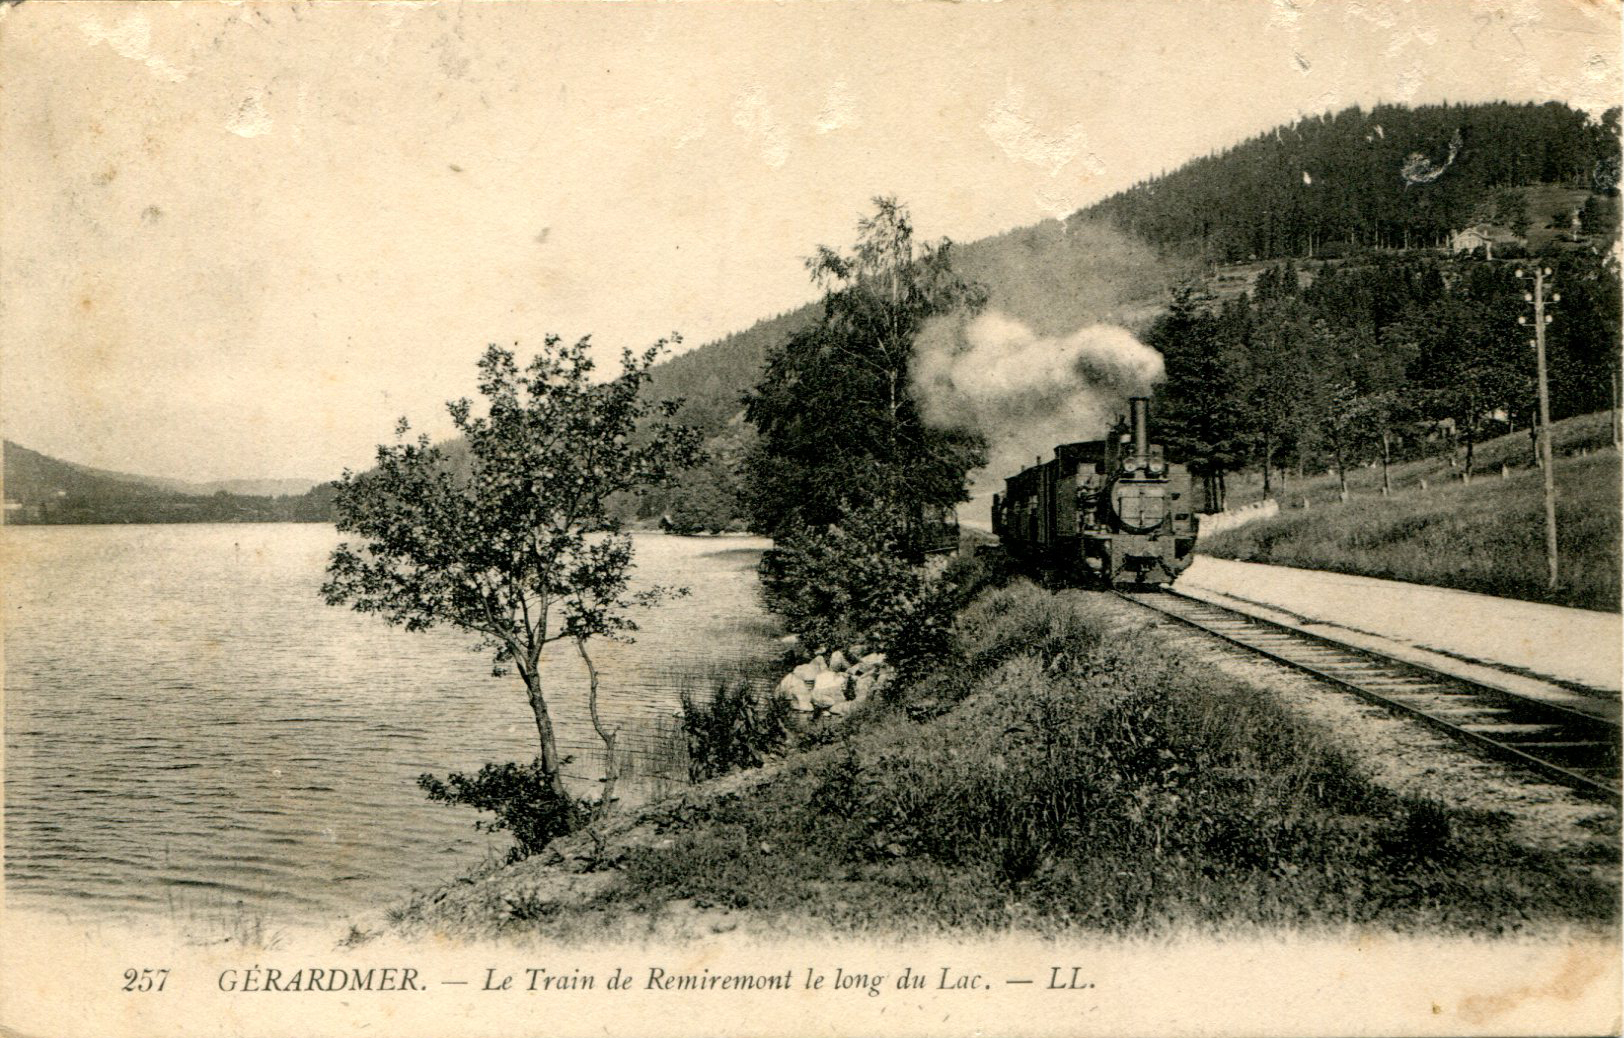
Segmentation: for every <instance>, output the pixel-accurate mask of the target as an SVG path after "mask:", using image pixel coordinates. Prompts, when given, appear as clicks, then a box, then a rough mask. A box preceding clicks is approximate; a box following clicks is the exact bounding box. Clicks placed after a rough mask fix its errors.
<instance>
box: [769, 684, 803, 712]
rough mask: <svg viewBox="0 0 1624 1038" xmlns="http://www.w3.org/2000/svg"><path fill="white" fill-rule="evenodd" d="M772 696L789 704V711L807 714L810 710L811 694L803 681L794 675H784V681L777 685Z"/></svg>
mask: <svg viewBox="0 0 1624 1038" xmlns="http://www.w3.org/2000/svg"><path fill="white" fill-rule="evenodd" d="M773 694H774V695H776V696H777V697H778V698H779V699H782V700H784V701H785V702H787V703H789V708H790V709H791V710H796V711H799V712H801V713H807V712H809V711H811V709H812V692H811V690H810V689H809V688H808V687H807V684H806V682H805V681H802V680H801V679H800V678H798V677H796V676H795V675H794V674H785V675H784V680H783V681H780V682H779V683H778V688H777V689H776V690H774V692H773Z"/></svg>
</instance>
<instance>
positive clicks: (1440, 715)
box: [1117, 589, 1620, 801]
mask: <svg viewBox="0 0 1624 1038" xmlns="http://www.w3.org/2000/svg"><path fill="white" fill-rule="evenodd" d="M1117 594H1118V596H1120V597H1122V598H1124V599H1127V600H1128V601H1130V602H1133V603H1135V604H1137V605H1140V606H1143V607H1145V608H1148V609H1152V610H1154V611H1156V612H1158V613H1161V614H1163V615H1164V616H1168V617H1171V618H1172V619H1174V620H1177V621H1179V622H1181V623H1184V624H1186V625H1188V626H1190V627H1194V628H1196V629H1197V630H1200V631H1204V632H1206V633H1207V634H1210V635H1213V636H1215V637H1218V638H1221V639H1223V640H1224V641H1226V642H1229V643H1230V644H1232V645H1237V646H1240V647H1242V648H1244V649H1248V650H1250V651H1252V652H1255V653H1258V654H1261V655H1263V656H1267V657H1268V658H1270V659H1272V660H1275V661H1277V662H1279V663H1283V664H1286V665H1287V666H1290V667H1293V668H1295V669H1297V670H1300V671H1304V672H1306V673H1308V674H1312V675H1313V676H1315V677H1317V678H1320V679H1322V680H1324V681H1328V682H1330V683H1331V684H1333V685H1336V686H1337V687H1339V688H1343V689H1346V690H1347V691H1350V692H1352V693H1354V694H1355V695H1358V696H1360V697H1362V698H1364V699H1366V700H1369V701H1370V702H1373V703H1377V704H1379V705H1381V706H1384V707H1386V708H1388V709H1390V710H1393V711H1395V712H1398V713H1402V714H1406V715H1409V716H1412V717H1415V718H1418V719H1420V720H1422V721H1424V722H1426V723H1427V724H1430V725H1432V726H1434V727H1436V728H1438V729H1440V730H1442V731H1444V732H1446V733H1448V734H1449V735H1451V736H1454V737H1455V738H1457V739H1460V740H1462V741H1464V742H1466V743H1469V744H1470V745H1472V746H1474V747H1476V748H1477V749H1479V750H1481V751H1483V752H1485V753H1487V754H1489V755H1491V756H1494V757H1496V758H1499V759H1501V760H1506V761H1510V762H1512V763H1514V764H1516V765H1519V766H1521V767H1523V768H1525V769H1527V770H1530V771H1533V772H1537V773H1538V774H1540V775H1541V776H1543V777H1545V778H1547V779H1551V780H1553V781H1556V782H1559V783H1562V784H1563V785H1566V786H1570V787H1572V788H1574V789H1576V790H1579V791H1580V792H1583V793H1586V794H1588V795H1591V796H1597V797H1603V798H1606V799H1609V800H1613V801H1617V800H1618V799H1619V795H1620V780H1619V725H1618V723H1617V722H1615V721H1609V720H1607V719H1605V718H1601V717H1595V716H1592V715H1590V714H1586V713H1583V712H1580V711H1577V710H1572V709H1569V708H1567V707H1563V706H1561V705H1559V704H1554V703H1548V702H1545V701H1542V700H1538V699H1530V698H1527V697H1524V696H1519V695H1516V694H1514V693H1511V692H1506V691H1504V690H1501V689H1497V688H1490V687H1489V686H1486V685H1480V684H1477V683H1476V682H1472V681H1468V680H1466V679H1463V678H1459V677H1456V676H1454V675H1451V674H1445V673H1443V672H1441V671H1435V670H1431V669H1429V668H1427V667H1423V666H1419V665H1416V664H1412V663H1406V662H1403V661H1400V660H1396V659H1392V658H1390V657H1387V656H1382V655H1380V654H1378V653H1374V652H1370V651H1367V650H1364V649H1355V648H1352V647H1350V646H1347V645H1344V644H1342V643H1340V642H1335V641H1332V640H1330V639H1328V638H1322V637H1319V636H1318V635H1314V634H1310V633H1308V632H1306V631H1301V630H1298V629H1296V628H1294V627H1288V626H1285V625H1284V624H1277V623H1272V622H1270V621H1268V620H1262V619H1259V618H1257V617H1253V616H1250V615H1248V614H1246V613H1241V612H1237V611H1235V610H1232V609H1226V608H1224V607H1223V606H1217V605H1213V604H1211V603H1209V602H1204V601H1202V600H1200V599H1197V598H1191V597H1190V596H1188V595H1184V594H1181V593H1180V592H1177V591H1172V590H1167V589H1161V590H1155V591H1149V590H1147V591H1118V592H1117Z"/></svg>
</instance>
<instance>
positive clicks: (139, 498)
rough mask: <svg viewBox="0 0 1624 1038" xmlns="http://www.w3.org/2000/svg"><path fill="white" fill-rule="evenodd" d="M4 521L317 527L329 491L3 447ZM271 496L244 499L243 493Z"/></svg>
mask: <svg viewBox="0 0 1624 1038" xmlns="http://www.w3.org/2000/svg"><path fill="white" fill-rule="evenodd" d="M4 449H5V521H6V522H7V523H8V524H17V523H172V522H289V521H292V522H319V521H325V520H328V519H330V518H331V511H332V489H331V484H321V485H317V484H314V483H312V482H311V481H308V480H223V481H218V482H212V483H189V482H186V481H183V480H171V479H161V478H156V477H151V476H136V475H131V474H130V473H127V472H112V471H109V470H107V469H97V468H91V467H90V466H88V465H76V464H74V463H73V462H68V461H62V460H60V459H58V458H52V457H50V456H48V455H45V454H41V453H39V452H38V451H33V450H29V449H28V448H27V447H23V446H21V445H20V444H16V443H12V442H11V441H10V440H6V441H5V444H4ZM267 490H268V491H272V492H273V493H251V492H249V491H267Z"/></svg>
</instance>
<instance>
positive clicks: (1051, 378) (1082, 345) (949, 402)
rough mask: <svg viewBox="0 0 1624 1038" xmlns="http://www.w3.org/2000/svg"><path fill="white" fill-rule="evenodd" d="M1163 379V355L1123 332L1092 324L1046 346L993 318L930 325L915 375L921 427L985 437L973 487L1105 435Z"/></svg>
mask: <svg viewBox="0 0 1624 1038" xmlns="http://www.w3.org/2000/svg"><path fill="white" fill-rule="evenodd" d="M1162 374H1163V367H1162V355H1161V354H1160V353H1157V352H1156V351H1155V350H1153V349H1151V348H1150V347H1149V346H1146V345H1145V344H1144V343H1142V342H1140V341H1139V340H1138V339H1136V338H1134V337H1133V335H1132V334H1131V333H1129V332H1128V331H1127V330H1126V329H1124V328H1120V327H1117V326H1116V325H1108V324H1091V325H1088V326H1086V327H1084V328H1081V329H1079V330H1077V331H1075V332H1073V333H1072V334H1070V335H1067V336H1064V337H1061V338H1047V337H1043V336H1039V335H1037V334H1036V333H1034V332H1033V331H1032V330H1031V329H1030V328H1028V327H1027V326H1026V325H1024V324H1022V323H1021V322H1019V321H1017V320H1015V319H1014V318H1012V317H1009V316H1006V315H1005V314H1002V313H998V312H997V311H988V312H987V313H984V314H982V315H981V316H979V317H977V318H975V319H973V320H971V321H967V322H966V321H963V320H952V319H945V318H944V319H940V320H937V321H935V322H933V323H931V324H930V325H928V326H927V327H926V328H925V329H924V330H923V333H922V334H921V335H920V337H919V340H918V342H917V344H916V348H915V354H914V365H913V371H912V376H913V386H914V394H915V399H916V400H918V401H919V403H920V407H921V411H922V414H923V416H924V418H925V420H926V421H927V422H929V423H931V424H932V425H936V426H939V427H952V428H962V429H971V430H974V431H976V432H979V433H981V434H982V435H983V436H985V437H986V438H987V443H988V462H987V467H986V468H985V469H983V470H982V472H981V473H980V474H979V475H978V477H977V479H976V483H977V485H978V489H985V487H982V486H981V484H983V483H985V484H986V485H987V486H988V487H990V486H992V485H994V484H997V483H998V482H999V481H1001V480H1002V479H1003V478H1004V477H1005V476H1008V475H1011V474H1012V473H1014V472H1016V471H1018V470H1019V469H1020V468H1022V467H1023V466H1026V465H1030V464H1032V462H1033V459H1035V458H1037V457H1038V456H1040V455H1041V456H1044V457H1048V456H1049V455H1050V454H1051V453H1052V452H1053V450H1054V447H1055V444H1057V443H1070V442H1072V441H1073V440H1087V439H1097V438H1098V437H1100V436H1103V435H1104V434H1105V433H1106V431H1107V430H1109V428H1110V425H1111V422H1112V421H1113V420H1114V419H1115V417H1116V416H1117V415H1119V414H1122V413H1123V412H1125V411H1126V410H1127V400H1128V398H1129V397H1131V396H1146V395H1148V394H1149V393H1150V388H1151V387H1152V386H1153V385H1155V384H1156V383H1157V382H1159V381H1161V378H1162Z"/></svg>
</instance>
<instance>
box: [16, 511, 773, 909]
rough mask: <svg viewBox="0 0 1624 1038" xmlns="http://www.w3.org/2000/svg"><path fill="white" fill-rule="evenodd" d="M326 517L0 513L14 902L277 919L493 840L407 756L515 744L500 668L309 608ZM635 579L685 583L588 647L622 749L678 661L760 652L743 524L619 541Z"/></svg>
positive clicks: (656, 710)
mask: <svg viewBox="0 0 1624 1038" xmlns="http://www.w3.org/2000/svg"><path fill="white" fill-rule="evenodd" d="M339 539H340V538H339V536H338V534H337V533H335V531H334V530H333V528H332V527H330V526H319V525H292V524H283V525H277V524H264V525H218V526H202V525H174V526H65V527H6V528H3V529H0V545H3V548H4V560H5V566H4V571H3V575H4V587H5V610H6V615H5V624H4V627H5V741H6V761H5V778H6V786H5V811H6V814H5V840H6V847H5V851H6V859H5V878H6V895H7V899H8V901H10V902H11V903H12V904H13V905H18V906H23V905H30V906H49V907H53V908H69V909H70V910H80V909H84V908H88V907H92V906H100V907H104V908H107V909H113V910H119V911H124V910H154V911H159V912H169V913H171V914H172V915H173V914H175V913H178V912H187V911H197V910H207V909H209V908H211V907H214V908H218V907H220V906H238V903H239V902H240V903H241V907H245V908H247V909H250V910H254V911H257V912H261V913H265V914H268V915H274V916H276V917H277V918H286V919H296V918H301V917H304V918H310V917H315V916H332V915H342V914H345V913H350V912H355V911H362V910H365V909H368V908H372V907H377V906H379V905H385V904H388V903H391V902H393V901H395V900H397V899H399V898H401V897H403V896H404V895H405V894H406V893H408V892H409V890H410V889H411V888H412V887H414V886H417V887H428V886H432V885H434V884H436V883H438V882H439V881H442V880H444V879H448V878H450V877H452V876H454V875H456V874H458V873H459V872H461V871H464V870H466V869H467V868H469V867H471V866H472V865H474V864H476V863H478V862H479V861H480V860H482V859H484V858H485V857H486V856H488V855H492V854H497V855H499V854H501V853H503V852H504V851H505V850H506V848H507V846H508V845H509V842H510V841H509V838H508V837H507V836H506V834H497V835H494V836H492V835H489V834H485V833H479V832H475V831H474V829H473V827H472V823H473V821H474V820H475V819H476V818H479V817H489V816H482V815H478V814H476V813H475V812H474V811H472V810H471V809H469V808H466V807H448V806H445V805H439V804H431V803H429V802H428V801H427V800H425V799H424V798H423V795H422V792H421V791H420V790H419V789H418V788H417V786H416V781H415V780H416V777H417V776H418V775H419V774H420V773H422V772H425V771H432V772H434V773H436V774H442V775H443V774H444V773H446V772H447V771H470V770H477V768H478V767H479V766H480V765H481V764H483V763H485V762H487V761H507V760H529V759H530V758H532V757H533V756H534V755H535V753H536V737H535V725H534V720H533V718H532V716H531V713H530V708H529V705H528V704H527V702H526V701H525V697H524V692H523V686H522V684H521V683H520V682H519V680H518V678H516V677H511V676H510V677H506V678H493V677H491V675H490V658H489V654H488V653H478V654H476V653H474V652H471V651H469V648H468V646H469V644H470V639H469V638H468V637H467V636H466V635H462V634H460V633H458V632H457V631H455V630H453V629H444V630H439V629H437V630H431V631H427V632H420V633H416V634H407V633H405V632H404V631H401V630H399V629H396V628H391V627H389V626H388V625H386V624H385V623H384V622H383V621H381V620H379V619H377V618H376V617H371V616H362V615H359V614H356V613H353V612H351V611H349V610H346V609H339V608H333V607H329V606H326V605H324V604H323V603H322V601H321V598H320V596H319V594H318V591H317V589H318V588H319V586H320V584H321V581H322V578H323V569H324V566H325V563H326V559H327V554H328V552H329V551H331V549H332V548H333V546H334V545H335V544H336V543H338V541H339ZM635 540H636V551H637V554H636V559H637V566H638V568H637V576H636V583H637V584H644V583H659V584H680V585H686V586H687V587H689V588H690V589H691V591H692V595H691V597H689V598H686V599H682V600H680V601H677V602H675V603H672V604H668V605H665V606H661V607H659V608H658V609H655V610H653V611H644V612H643V613H642V615H641V616H640V617H639V620H640V622H641V623H642V626H643V630H642V632H640V634H639V635H638V638H637V641H636V642H635V643H633V644H630V645H607V644H600V645H599V647H598V652H597V653H596V658H597V661H598V663H599V667H600V670H601V672H602V679H601V688H602V692H603V696H604V703H605V712H606V713H607V714H608V716H609V718H610V720H611V721H617V722H619V723H621V724H623V725H624V726H625V729H626V732H627V734H626V735H625V736H623V739H624V740H625V741H626V742H628V743H630V744H632V748H634V749H637V748H639V746H640V745H643V744H644V743H643V740H644V739H645V738H646V737H647V736H648V735H649V734H650V733H651V732H652V731H653V730H654V728H655V726H656V722H657V721H664V722H665V723H666V724H667V725H669V719H670V717H671V715H672V712H673V711H674V710H675V709H676V707H677V703H678V694H679V688H678V686H679V683H680V680H681V678H680V675H681V674H683V673H684V672H686V673H690V674H691V673H695V672H702V671H703V670H705V669H706V668H710V667H715V666H717V665H725V664H726V663H727V662H729V661H737V660H742V659H748V658H759V657H762V656H765V655H768V654H769V653H770V652H771V651H772V650H773V649H775V648H776V646H775V645H774V644H773V643H772V640H771V636H772V635H773V634H774V633H776V632H775V630H774V628H773V627H772V625H771V622H770V620H769V618H768V617H766V616H765V615H764V614H763V613H762V611H761V609H760V607H759V605H758V603H757V599H756V594H755V574H754V567H755V564H756V561H757V559H758V557H759V554H760V551H761V549H762V548H763V547H765V545H766V542H764V541H760V540H756V539H752V538H731V537H730V538H714V539H712V538H692V539H689V538H675V537H664V536H660V535H657V534H650V535H638V536H636V538H635ZM545 666H546V668H547V677H548V680H549V687H551V688H553V689H554V690H555V691H554V693H553V694H552V695H551V696H550V697H549V702H550V703H551V704H552V705H553V706H554V723H555V725H556V727H557V729H558V735H559V742H560V746H561V749H562V750H563V752H565V753H569V754H574V755H575V757H576V762H575V764H574V765H572V767H571V769H570V770H571V772H572V773H573V774H574V776H575V778H574V782H575V784H576V785H577V788H579V789H581V790H582V791H583V792H585V791H586V790H587V789H589V788H592V787H593V776H594V775H595V774H601V772H593V770H592V769H593V768H594V767H596V766H598V764H599V760H600V758H599V757H598V755H597V754H598V750H599V747H600V744H599V743H598V741H597V738H596V736H595V735H594V734H593V732H592V729H591V727H590V722H589V720H588V717H587V713H586V707H585V694H584V687H585V685H584V683H585V674H584V669H583V667H582V665H581V663H580V660H579V658H578V657H576V655H575V654H574V652H573V650H572V649H570V648H569V647H568V646H567V645H563V644H555V645H554V646H553V647H552V648H551V649H550V650H549V656H548V658H547V661H546V663H545Z"/></svg>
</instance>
